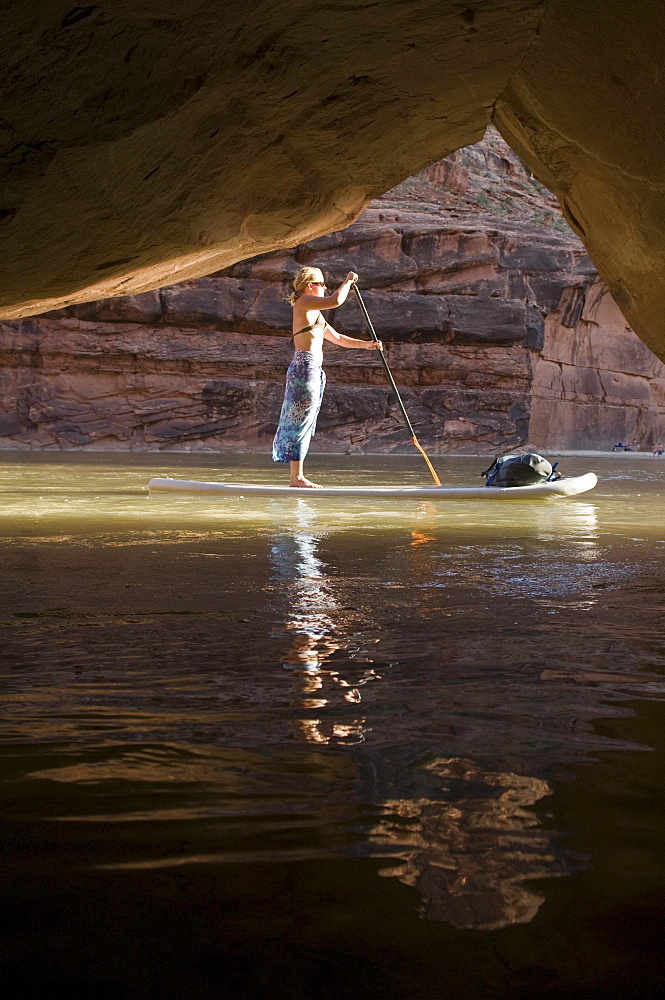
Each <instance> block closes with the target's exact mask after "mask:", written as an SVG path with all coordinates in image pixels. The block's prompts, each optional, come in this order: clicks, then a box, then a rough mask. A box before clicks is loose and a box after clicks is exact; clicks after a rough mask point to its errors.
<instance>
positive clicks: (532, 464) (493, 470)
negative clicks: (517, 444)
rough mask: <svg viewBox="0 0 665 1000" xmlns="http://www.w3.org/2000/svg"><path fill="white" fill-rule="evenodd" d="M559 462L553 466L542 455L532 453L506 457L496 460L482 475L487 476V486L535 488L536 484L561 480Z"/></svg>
mask: <svg viewBox="0 0 665 1000" xmlns="http://www.w3.org/2000/svg"><path fill="white" fill-rule="evenodd" d="M558 464H559V463H558V462H557V463H556V464H555V465H554V466H551V465H550V463H549V462H548V461H547V459H545V458H543V457H542V455H536V454H535V453H534V452H530V453H529V454H527V455H504V456H503V457H502V458H498V457H497V458H495V459H494V461H493V462H492V464H491V465H490V467H489V469H485V471H484V472H482V473H481V475H483V476H485V479H486V482H485V486H503V487H506V486H533V485H534V484H535V483H547V482H551V481H552V480H554V479H561V476H560V475H559V473H558V472H557V471H556V467H557V465H558Z"/></svg>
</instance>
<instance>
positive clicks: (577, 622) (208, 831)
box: [0, 454, 665, 1000]
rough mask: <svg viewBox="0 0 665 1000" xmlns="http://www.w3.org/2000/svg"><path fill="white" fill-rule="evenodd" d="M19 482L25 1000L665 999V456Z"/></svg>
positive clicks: (158, 470)
mask: <svg viewBox="0 0 665 1000" xmlns="http://www.w3.org/2000/svg"><path fill="white" fill-rule="evenodd" d="M439 464H440V465H441V467H442V471H443V472H444V478H445V480H446V482H448V483H450V484H453V483H459V484H463V483H466V484H468V483H473V484H476V483H482V480H481V479H480V477H479V472H480V471H481V470H482V469H483V468H484V465H485V464H489V463H488V462H487V463H485V462H483V460H482V459H455V460H440V462H439ZM0 466H1V471H2V476H1V483H2V486H1V490H2V492H1V494H0V515H1V517H2V527H3V531H2V542H1V544H2V566H3V573H2V584H1V586H2V608H1V613H0V624H1V625H2V643H1V646H0V664H1V666H2V679H3V683H2V694H1V697H2V722H1V724H0V740H1V742H0V760H1V761H2V763H1V765H0V780H1V781H2V798H1V803H2V804H1V806H0V809H1V816H2V823H1V830H2V833H1V834H0V837H1V840H2V848H3V864H2V875H1V877H0V907H1V908H2V912H3V917H4V919H3V921H2V931H1V932H0V938H1V941H2V949H1V950H2V968H3V983H4V986H5V988H4V990H3V992H4V995H5V996H7V997H8V998H9V997H11V998H14V997H16V998H20V1000H24V998H31V997H33V996H34V997H40V1000H44V998H50V997H51V996H55V995H56V994H57V993H65V994H66V995H67V996H68V997H69V998H70V1000H72V998H78V997H81V998H83V997H85V998H86V1000H87V998H90V997H94V998H96V1000H111V998H112V1000H116V998H117V1000H120V998H122V1000H144V998H146V1000H147V998H150V1000H152V998H155V1000H156V998H160V1000H170V998H177V1000H181V998H182V1000H184V998H187V1000H189V998H197V1000H207V998H222V997H223V998H227V997H229V998H242V1000H245V998H252V1000H253V998H267V997H271V998H294V1000H295V998H299V1000H302V998H305V1000H309V998H312V1000H314V998H317V1000H319V998H320V1000H328V998H331V1000H332V998H335V1000H339V998H342V1000H344V998H346V997H377V996H381V997H383V998H388V1000H392V998H397V997H400V998H402V997H407V998H415V1000H431V998H458V997H459V998H462V997H463V998H481V997H482V998H483V1000H487V998H497V1000H498V998H506V997H507V998H518V1000H522V998H523V1000H532V998H533V997H536V996H537V997H545V998H555V997H556V998H557V1000H558V998H561V997H571V998H572V997H575V998H578V997H579V998H582V997H584V998H586V997H597V998H603V1000H608V998H609V1000H619V998H622V1000H623V998H625V1000H628V998H629V997H630V998H631V1000H632V998H634V997H639V998H651V997H654V998H655V997H661V996H662V994H663V989H664V988H665V968H664V965H663V959H662V942H661V930H662V927H663V924H664V920H665V896H664V895H663V883H664V881H665V878H664V876H665V850H664V847H665V844H664V843H663V841H664V830H665V827H664V824H663V819H662V814H663V786H664V774H663V750H664V746H665V737H664V731H663V721H664V716H665V712H664V707H663V699H664V696H665V680H664V678H663V674H664V669H665V636H664V631H663V606H664V603H665V559H664V557H665V534H664V532H663V525H664V524H665V492H664V490H663V480H664V478H665V461H663V460H654V459H651V458H648V457H641V456H639V457H631V456H628V455H621V456H616V457H607V458H594V459H590V458H586V459H585V458H582V457H577V458H567V459H565V460H564V461H563V463H562V466H563V471H564V472H566V473H568V474H578V473H580V472H584V471H590V470H593V471H595V472H597V473H598V475H599V479H600V481H599V485H598V487H597V489H596V490H595V491H593V492H592V493H589V494H585V495H583V496H580V497H577V498H571V499H565V500H554V501H547V502H545V503H540V504H539V503H531V504H528V503H513V504H500V503H494V504H492V503H486V502H480V503H466V504H463V503H439V504H435V503H430V502H418V501H395V502H391V501H381V502H375V503H374V504H371V503H369V502H367V501H364V500H349V501H347V502H346V503H345V504H344V505H343V506H342V505H340V504H339V502H338V501H335V500H327V499H326V500H324V499H321V500H318V501H316V500H313V499H312V498H311V497H308V496H307V495H298V496H297V497H294V498H293V499H290V498H289V499H288V500H282V499H272V500H266V499H259V498H248V499H244V498H242V497H232V498H221V497H220V498H216V499H215V498H212V499H211V498H210V497H207V498H199V497H195V496H175V495H173V496H169V495H156V496H150V495H148V494H147V492H146V490H145V486H146V484H147V481H148V479H149V478H150V477H151V476H153V475H173V476H176V477H180V478H198V479H227V480H228V479H230V480H235V481H251V482H270V481H273V482H274V481H275V479H276V477H279V476H280V475H283V470H281V471H280V470H279V469H277V470H276V469H275V468H273V467H270V465H269V462H268V460H267V459H264V458H259V457H257V456H249V457H244V458H241V457H237V458H234V457H231V456H212V457H211V456H207V457H193V456H186V455H185V456H183V455H180V456H165V455H159V456H146V455H140V456H119V455H96V456H67V457H63V456H61V455H43V454H42V455H36V456H22V455H5V457H4V458H3V459H2V460H0ZM308 471H309V472H310V474H311V475H313V476H315V477H318V479H319V481H324V482H325V483H327V484H333V485H335V484H342V483H344V482H347V483H348V482H351V481H353V482H354V483H361V484H370V483H419V482H426V481H427V474H426V470H424V468H423V467H422V466H421V463H420V462H419V460H418V459H417V458H414V459H411V458H410V457H409V458H406V457H400V458H391V459H388V458H385V457H383V458H367V457H364V458H358V457H351V458H346V457H344V458H342V457H335V458H332V457H330V458H323V457H319V458H314V459H312V461H311V464H310V468H309V470H308Z"/></svg>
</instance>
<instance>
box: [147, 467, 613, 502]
mask: <svg viewBox="0 0 665 1000" xmlns="http://www.w3.org/2000/svg"><path fill="white" fill-rule="evenodd" d="M597 482H598V480H597V478H596V476H595V474H594V473H593V472H587V473H586V474H585V475H583V476H572V477H570V478H569V479H565V478H564V479H558V480H557V481H556V482H554V483H537V484H536V485H535V486H511V487H510V488H504V487H496V486H324V487H321V488H320V489H318V490H307V489H305V490H303V489H297V488H295V489H294V488H292V487H290V486H255V485H253V484H249V483H206V482H199V481H198V480H196V479H168V478H157V479H151V480H150V482H149V483H148V488H149V489H150V490H152V491H153V492H154V493H198V494H203V493H206V494H208V493H219V494H224V495H226V496H242V497H289V498H291V499H294V498H297V497H303V496H306V497H308V498H309V499H312V500H318V499H323V498H325V497H338V498H340V499H343V498H345V497H354V498H356V499H363V500H546V499H552V498H556V497H572V496H575V495H576V494H578V493H586V492H587V490H592V489H593V488H594V486H595V485H596V483H597Z"/></svg>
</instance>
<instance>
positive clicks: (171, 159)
mask: <svg viewBox="0 0 665 1000" xmlns="http://www.w3.org/2000/svg"><path fill="white" fill-rule="evenodd" d="M4 6H5V7H6V6H7V5H4ZM664 30H665V29H664V28H663V24H662V22H661V18H660V10H659V7H658V5H656V4H652V5H639V6H638V8H637V9H634V8H633V6H631V5H628V4H625V3H620V2H619V0H606V2H603V3H600V2H592V3H586V4H582V5H580V4H579V3H575V2H573V0H548V2H547V3H545V2H544V0H483V2H479V3H477V4H475V5H469V2H468V0H463V2H455V0H449V2H446V3H440V2H436V3H435V2H433V0H384V2H383V3H382V4H381V5H380V12H379V8H377V7H376V5H374V4H368V5H366V6H365V5H362V4H356V3H354V4H350V5H349V6H348V10H345V8H344V7H342V8H340V11H339V12H338V13H337V15H336V16H335V17H331V16H330V14H329V12H328V11H327V10H326V9H325V8H317V7H316V6H315V5H312V4H309V3H305V2H304V0H289V2H288V3H286V2H283V3H275V2H274V0H258V2H257V3H254V4H252V5H251V9H250V8H248V7H247V5H246V4H226V5H225V6H224V16H223V17H220V16H219V10H218V8H217V6H216V5H211V4H208V3H203V2H201V0H177V3H176V2H175V0H162V2H160V3H159V4H158V5H156V6H154V7H151V8H149V9H148V8H146V7H145V5H136V4H135V3H133V2H130V0H105V2H102V3H100V4H96V5H92V6H84V7H71V6H70V4H68V3H56V4H46V5H45V4H42V3H39V2H38V0H26V2H24V3H21V4H14V5H12V6H11V8H10V10H9V11H7V10H5V11H4V14H3V20H2V26H1V27H0V32H1V40H2V50H3V53H4V54H5V60H4V67H3V76H2V88H3V118H2V122H1V123H0V143H1V146H0V173H1V175H2V184H1V187H0V257H1V259H2V278H1V281H0V309H1V313H0V315H3V316H5V317H16V316H20V315H30V314H35V313H39V312H43V311H45V310H47V309H51V308H54V307H56V306H59V305H64V304H68V303H72V302H75V301H86V300H93V299H97V298H100V297H103V296H109V295H121V294H127V293H130V292H135V291H141V290H146V289H149V288H155V287H158V286H160V285H165V284H172V283H173V282H174V281H177V280H181V279H185V278H189V277H196V276H200V275H204V274H209V273H211V272H212V271H215V270H217V269H219V268H221V267H223V266H225V265H228V264H230V263H232V262H234V261H236V260H240V259H244V258H247V257H250V256H253V255H255V254H257V253H260V252H262V251H266V250H270V249H275V248H278V247H285V246H293V245H295V244H297V243H300V242H302V241H303V240H306V239H311V238H312V237H314V236H316V235H320V234H323V233H326V232H330V231H332V230H334V229H339V228H342V227H344V226H345V225H347V224H348V223H349V222H350V221H351V220H352V219H353V218H355V217H356V215H357V214H358V213H359V212H360V210H361V209H362V208H363V206H364V205H365V204H366V203H367V201H368V200H369V199H371V198H372V197H374V196H375V195H377V194H379V193H381V192H383V191H385V190H386V189H388V188H389V187H391V186H392V185H393V184H394V183H396V182H397V181H399V180H401V179H403V178H405V177H407V176H409V175H411V174H413V173H415V172H416V171H418V170H419V169H421V168H423V167H425V166H426V165H428V164H430V163H433V162H434V161H436V160H439V159H440V158H441V157H442V156H445V155H446V154H448V153H450V152H451V151H453V150H454V149H458V148H460V147H462V146H465V145H467V144H469V143H472V142H475V141H476V140H478V139H479V138H480V136H481V135H482V133H483V130H484V129H485V127H486V126H487V124H488V123H489V122H490V121H491V120H494V121H495V122H496V124H497V126H498V127H499V128H500V130H501V131H502V133H503V135H504V136H505V137H506V138H507V139H508V141H509V142H510V143H511V144H512V145H513V146H514V148H515V149H516V150H518V151H519V152H520V154H521V155H522V156H523V157H524V158H525V159H526V161H527V163H528V164H529V166H530V167H531V168H532V169H533V171H534V172H535V173H536V175H537V176H538V177H539V178H540V179H541V180H542V181H543V182H544V183H546V184H547V185H548V186H549V187H550V188H551V189H552V190H553V191H554V192H555V193H556V194H557V195H558V196H559V197H560V199H561V201H562V204H563V207H564V211H565V213H566V216H567V218H568V219H569V221H570V222H571V224H572V225H573V227H574V228H575V229H576V231H577V232H578V233H579V234H580V236H581V237H582V239H583V240H584V242H585V244H586V246H587V247H588V249H589V251H590V254H591V256H592V258H593V260H594V263H595V264H596V265H597V267H598V269H599V271H600V272H601V274H602V276H603V277H604V278H605V279H606V281H607V282H608V284H609V285H610V288H611V291H612V293H613V295H614V298H615V299H616V301H617V302H618V303H619V304H620V306H621V307H622V309H623V310H624V311H625V314H626V317H627V318H628V320H629V321H630V323H631V325H632V326H633V327H634V329H635V330H636V331H637V332H638V333H639V334H640V336H642V337H643V338H644V340H645V341H646V342H647V343H649V345H650V346H651V347H652V348H653V349H654V350H656V351H660V352H661V356H663V354H664V353H665V342H664V341H663V339H662V334H661V332H660V329H661V324H660V317H661V315H662V311H663V301H662V299H663V277H662V273H661V268H660V262H661V260H662V257H663V249H664V247H663V242H664V238H663V221H664V219H665V200H664V196H663V180H662V162H663V155H662V154H663V148H662V147H663V143H664V142H665V140H664V139H663V136H664V135H665V130H663V128H662V127H661V125H662V121H661V120H662V115H663V104H664V101H663V97H664V89H663V88H664V87H665V83H663V82H662V78H661V74H660V61H661V53H662V50H663V31H664Z"/></svg>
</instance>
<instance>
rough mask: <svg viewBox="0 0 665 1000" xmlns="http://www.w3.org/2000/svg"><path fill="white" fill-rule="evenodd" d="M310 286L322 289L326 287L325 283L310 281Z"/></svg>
mask: <svg viewBox="0 0 665 1000" xmlns="http://www.w3.org/2000/svg"><path fill="white" fill-rule="evenodd" d="M310 285H319V286H320V287H321V288H325V287H326V283H325V281H310Z"/></svg>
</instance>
